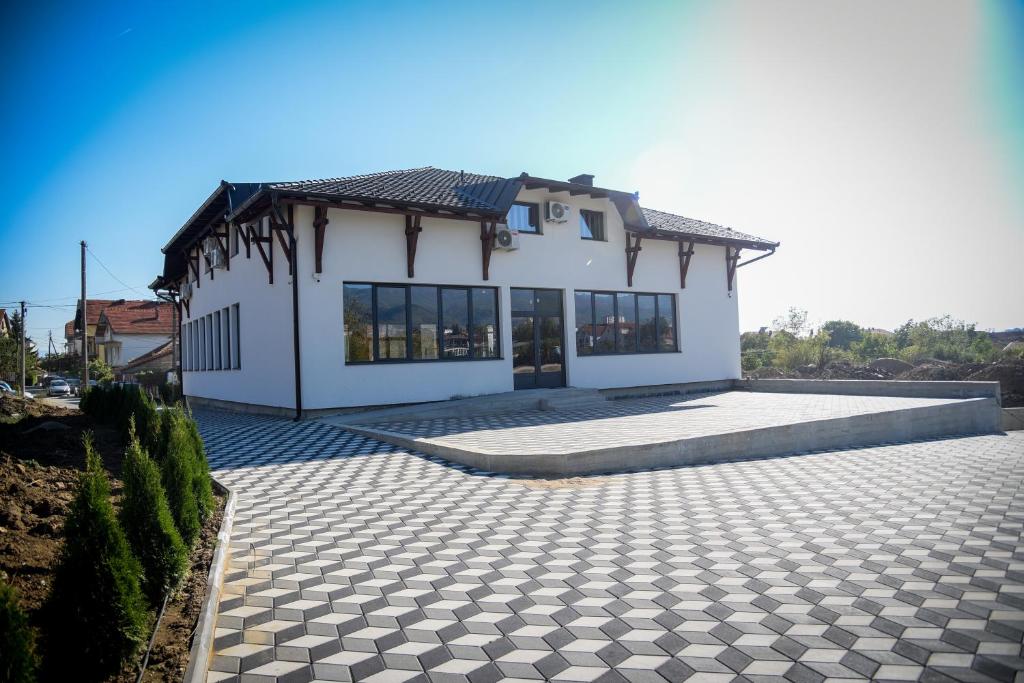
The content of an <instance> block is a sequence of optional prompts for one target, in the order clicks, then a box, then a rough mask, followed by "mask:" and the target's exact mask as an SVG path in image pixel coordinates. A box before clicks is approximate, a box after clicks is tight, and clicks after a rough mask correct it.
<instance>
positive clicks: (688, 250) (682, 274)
mask: <svg viewBox="0 0 1024 683" xmlns="http://www.w3.org/2000/svg"><path fill="white" fill-rule="evenodd" d="M691 258H693V240H690V241H689V242H683V241H682V240H680V241H679V289H686V273H688V272H689V270H690V259H691Z"/></svg>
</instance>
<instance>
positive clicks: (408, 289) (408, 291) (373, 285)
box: [341, 280, 504, 365]
mask: <svg viewBox="0 0 1024 683" xmlns="http://www.w3.org/2000/svg"><path fill="white" fill-rule="evenodd" d="M341 284H342V292H343V295H342V311H343V313H342V324H343V325H344V305H345V303H344V287H345V286H346V285H365V286H369V287H370V295H371V299H370V300H371V302H372V303H371V307H370V309H371V310H370V319H371V321H372V329H373V340H372V342H371V343H372V347H371V349H370V355H371V358H370V360H344V358H345V348H344V344H345V343H347V340H345V341H344V342H343V346H342V354H341V356H342V359H343V362H344V364H345V365H396V364H404V363H476V362H486V361H501V360H504V355H503V353H504V347H503V345H502V343H501V342H502V339H501V335H502V329H501V288H499V287H491V286H487V285H445V284H435V283H432V282H367V281H365V280H352V281H349V280H345V281H344V282H342V283H341ZM378 287H400V288H402V289H404V290H405V330H406V335H405V345H406V347H405V348H406V357H405V358H381V357H380V348H379V346H378V341H379V340H378V335H377V331H378V315H377V288H378ZM413 287H434V288H436V289H437V326H438V327H437V353H438V357H437V358H413V357H412V354H413V346H412V305H411V304H412V302H411V298H412V288H413ZM446 289H458V290H463V291H466V292H467V297H466V298H467V330H468V334H469V353H468V354H467V355H466V356H451V357H445V355H444V351H445V344H444V306H443V303H442V301H443V296H442V292H443V291H444V290H446ZM479 289H487V290H490V291H491V292H492V293H493V294H494V312H495V319H494V325H495V328H496V332H497V334H496V335H495V339H496V341H497V349H496V354H495V355H494V356H483V357H480V356H477V354H476V344H474V343H473V323H474V320H473V298H474V295H473V290H479ZM343 336H344V334H343Z"/></svg>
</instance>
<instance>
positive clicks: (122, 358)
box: [79, 332, 171, 365]
mask: <svg viewBox="0 0 1024 683" xmlns="http://www.w3.org/2000/svg"><path fill="white" fill-rule="evenodd" d="M170 340H171V336H170V335H168V334H117V333H116V332H112V333H110V334H109V335H108V336H107V338H105V339H103V340H101V341H100V343H101V344H103V343H107V342H120V344H121V346H120V349H119V350H118V353H117V358H115V359H114V360H113V364H114V365H124V364H125V363H128V362H131V361H133V360H135V359H136V358H138V357H139V356H141V355H143V354H146V353H149V352H150V351H152V350H153V349H155V348H156V347H158V346H160V345H162V344H166V343H167V342H169V341H170ZM79 346H81V344H79Z"/></svg>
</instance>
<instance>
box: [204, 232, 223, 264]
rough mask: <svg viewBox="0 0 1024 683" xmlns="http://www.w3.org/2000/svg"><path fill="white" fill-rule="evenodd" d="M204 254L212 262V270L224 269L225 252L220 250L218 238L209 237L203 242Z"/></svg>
mask: <svg viewBox="0 0 1024 683" xmlns="http://www.w3.org/2000/svg"><path fill="white" fill-rule="evenodd" d="M203 253H204V254H206V258H208V259H209V260H210V267H211V268H223V267H224V252H222V251H221V250H220V245H219V244H218V243H217V238H216V237H207V238H206V240H205V241H204V242H203Z"/></svg>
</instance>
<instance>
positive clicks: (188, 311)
mask: <svg viewBox="0 0 1024 683" xmlns="http://www.w3.org/2000/svg"><path fill="white" fill-rule="evenodd" d="M179 303H180V304H181V307H182V308H184V309H185V315H187V316H188V317H189V318H191V317H192V310H191V309H190V308H189V305H188V299H181V300H180V301H179ZM178 317H179V318H180V317H181V312H180V311H179V312H178Z"/></svg>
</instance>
